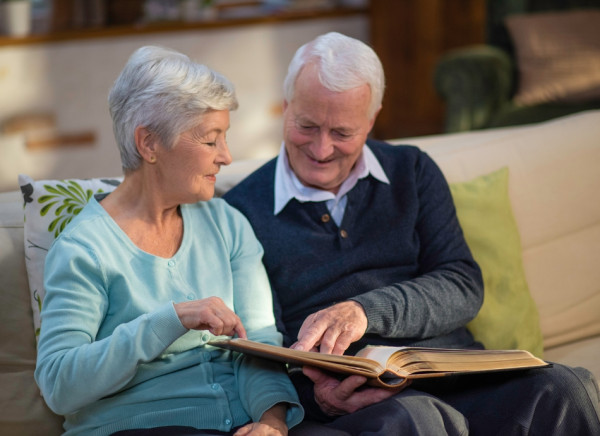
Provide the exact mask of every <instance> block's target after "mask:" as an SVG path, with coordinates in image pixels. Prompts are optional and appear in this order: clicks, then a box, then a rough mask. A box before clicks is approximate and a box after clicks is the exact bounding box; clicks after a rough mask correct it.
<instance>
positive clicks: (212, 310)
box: [174, 297, 246, 338]
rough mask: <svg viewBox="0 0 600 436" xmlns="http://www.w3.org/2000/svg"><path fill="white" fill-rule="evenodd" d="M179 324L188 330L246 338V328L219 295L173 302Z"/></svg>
mask: <svg viewBox="0 0 600 436" xmlns="http://www.w3.org/2000/svg"><path fill="white" fill-rule="evenodd" d="M174 307H175V312H177V316H178V317H179V320H180V321H181V324H183V326H184V327H185V328H187V329H190V330H208V331H210V332H211V333H212V334H213V335H215V336H220V335H226V336H234V335H235V334H237V335H238V336H239V337H240V338H246V329H245V328H244V326H243V325H242V321H241V320H240V317H239V316H237V315H236V314H235V313H234V312H233V311H232V310H231V309H230V308H229V307H227V305H226V304H225V303H224V302H223V300H221V299H220V298H219V297H208V298H204V299H202V300H194V301H186V302H183V303H175V304H174Z"/></svg>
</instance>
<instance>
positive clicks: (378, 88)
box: [283, 32, 385, 118]
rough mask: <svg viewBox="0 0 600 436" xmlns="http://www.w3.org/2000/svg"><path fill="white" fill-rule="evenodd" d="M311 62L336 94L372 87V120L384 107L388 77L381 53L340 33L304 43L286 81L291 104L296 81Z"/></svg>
mask: <svg viewBox="0 0 600 436" xmlns="http://www.w3.org/2000/svg"><path fill="white" fill-rule="evenodd" d="M309 63H313V64H315V65H316V66H317V68H318V72H319V81H320V82H321V84H322V85H323V86H324V87H325V88H327V89H329V90H330V91H334V92H343V91H347V90H349V89H353V88H356V87H358V86H361V85H364V84H365V83H366V84H367V85H369V87H370V88H371V102H370V104H369V112H368V115H369V118H372V117H374V116H375V114H376V112H377V111H378V110H379V109H380V108H381V102H382V100H383V91H384V89H385V75H384V73H383V66H382V65H381V61H380V60H379V57H378V56H377V54H376V53H375V52H374V51H373V49H372V48H371V47H369V46H368V45H367V44H365V43H364V42H362V41H359V40H357V39H354V38H350V37H349V36H346V35H342V34H341V33H337V32H330V33H326V34H324V35H321V36H319V37H317V38H316V39H314V40H313V41H311V42H309V43H306V44H304V45H303V46H302V47H300V48H299V49H298V50H297V51H296V54H295V55H294V57H293V59H292V61H291V62H290V65H289V67H288V73H287V76H286V77H285V80H284V82H283V96H284V98H285V99H286V101H288V102H291V101H292V99H293V97H294V90H295V84H296V78H297V77H298V74H300V71H301V70H302V68H303V67H304V66H305V65H306V64H309Z"/></svg>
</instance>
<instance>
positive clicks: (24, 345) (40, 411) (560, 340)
mask: <svg viewBox="0 0 600 436" xmlns="http://www.w3.org/2000/svg"><path fill="white" fill-rule="evenodd" d="M598 138H600V111H588V112H582V113H578V114H574V115H570V116H567V117H564V118H559V119H556V120H551V121H546V122H543V123H538V124H532V125H525V126H518V127H505V128H497V129H488V130H483V131H473V132H463V133H455V134H442V135H435V136H428V137H419V138H408V139H395V140H393V141H391V142H393V143H410V144H414V145H417V146H419V147H421V148H422V149H423V150H425V151H426V152H427V153H429V154H430V155H431V156H432V157H433V158H434V160H435V161H436V162H437V163H438V165H439V166H440V168H441V169H442V171H443V172H444V174H445V176H446V177H447V179H448V181H449V182H450V183H451V185H452V186H454V187H457V189H463V191H464V192H463V194H466V196H463V197H462V199H463V200H465V199H466V205H467V209H465V210H466V212H465V213H466V214H467V215H468V214H469V213H471V212H470V211H469V210H471V209H473V208H475V209H478V210H479V211H480V212H482V213H486V212H487V211H489V210H492V209H490V208H492V207H494V206H493V205H492V204H491V203H488V202H487V200H488V199H489V197H491V194H489V193H485V192H484V195H483V196H480V197H479V199H478V200H473V198H475V197H469V195H473V193H474V192H475V191H476V189H474V185H471V184H470V183H471V181H473V180H479V178H481V177H484V179H481V180H484V181H485V180H488V179H486V178H485V177H488V175H489V174H497V173H498V171H500V169H502V170H503V174H508V179H507V180H508V182H507V183H508V185H507V187H506V189H504V191H506V195H507V198H508V199H509V204H510V210H508V209H507V210H506V211H505V212H506V216H508V217H509V218H510V219H513V222H514V223H515V229H516V232H517V239H516V240H515V239H514V238H513V242H516V244H517V245H514V244H512V245H513V246H517V247H518V251H519V252H518V253H517V258H518V259H517V260H518V265H517V269H519V268H521V269H522V270H523V273H524V277H525V280H526V287H525V292H527V296H526V297H528V298H530V299H531V301H532V302H533V311H531V310H530V311H529V314H528V315H527V319H526V321H527V322H529V327H520V325H519V324H518V323H517V322H513V321H510V323H509V325H508V326H504V328H506V330H505V331H504V332H503V333H501V334H500V335H499V336H500V337H499V339H504V338H505V336H511V335H515V336H516V337H521V339H525V340H527V339H528V338H527V336H535V335H537V334H538V333H539V335H540V341H541V342H540V344H541V346H542V347H543V351H542V353H543V358H544V359H546V360H549V361H553V362H560V363H565V364H568V365H572V366H583V367H586V368H588V369H589V370H590V371H592V372H593V373H594V374H595V375H596V377H597V378H598V379H600V264H599V263H598V262H599V261H598V260H599V259H600V171H599V165H600V140H598ZM262 163H263V161H262V160H253V161H251V160H247V161H240V162H234V163H233V164H232V165H230V166H228V167H225V168H223V169H222V171H221V173H220V174H219V176H218V182H217V187H216V191H217V195H222V194H223V193H224V192H226V191H227V190H228V189H230V188H231V187H232V186H234V185H235V184H236V183H238V182H239V181H240V180H241V179H242V178H243V177H244V176H245V175H247V174H248V173H249V172H251V171H252V170H253V169H255V168H257V167H258V166H259V165H261V164H262ZM475 188H476V186H475ZM455 192H458V191H455V190H453V194H455ZM461 195H462V194H461ZM469 198H470V200H469ZM462 207H463V206H461V210H463V209H462ZM457 208H458V203H457ZM23 211H24V202H23V196H22V194H21V192H17V191H14V192H5V193H0V316H1V320H2V322H1V323H0V344H1V345H0V385H1V386H2V389H0V434H2V435H3V436H9V435H19V436H23V435H55V434H60V433H61V421H62V420H61V418H60V417H58V416H56V415H54V414H53V413H52V412H50V411H49V409H48V408H47V407H46V406H45V404H44V401H43V398H42V397H41V395H40V392H39V390H38V388H37V386H36V384H35V382H34V379H33V371H34V367H35V355H36V350H35V346H36V345H35V344H36V339H35V333H34V325H33V322H32V299H31V293H30V289H29V286H28V275H27V270H26V268H27V263H26V258H25V249H24V231H25V226H26V225H29V224H30V223H29V222H28V223H25V224H24V215H23ZM502 213H504V212H502ZM499 214H500V212H493V213H491V215H492V216H491V217H490V219H492V221H490V222H489V223H490V224H489V225H488V224H487V221H486V222H483V221H482V220H483V219H482V218H476V219H475V224H476V225H478V226H479V227H480V229H482V230H484V231H488V230H495V227H496V226H499V225H500V224H495V223H496V221H493V219H495V218H496V215H499ZM460 218H461V214H459V219H460ZM465 219H466V218H465ZM461 223H462V220H461ZM465 224H468V226H471V225H472V224H470V223H467V221H465ZM464 228H465V235H466V237H467V241H468V242H469V240H470V239H469V238H470V234H469V233H470V230H467V226H465V227H464ZM508 239H509V237H506V236H501V238H500V239H499V240H498V239H497V240H496V242H495V243H494V244H492V245H491V246H490V244H487V245H488V246H487V247H483V248H484V249H485V250H487V252H488V253H491V254H492V255H496V256H495V258H496V260H495V261H498V262H501V261H503V260H504V258H505V257H506V256H508V254H505V251H503V250H504V249H505V247H507V246H509V245H511V243H509V240H508ZM469 244H470V242H469ZM483 245H486V244H485V243H484V244H483ZM473 248H475V246H473ZM480 248H481V247H477V250H480ZM492 259H494V257H493V256H492ZM482 269H483V266H482ZM500 269H502V268H500ZM486 286H487V285H486ZM492 286H493V285H492ZM487 298H488V289H486V299H487ZM511 301H512V297H510V298H504V300H503V301H501V303H502V304H505V303H506V304H509V306H510V303H511ZM523 301H525V300H523ZM485 304H486V303H485V302H484V305H485ZM526 305H527V304H526V303H518V304H517V305H516V306H512V307H510V308H509V310H508V311H507V312H505V313H504V314H503V315H502V316H501V318H503V319H504V318H509V317H510V316H511V315H512V313H513V312H517V311H519V310H521V309H522V308H523V307H524V306H526ZM482 310H483V309H482ZM494 310H495V309H494ZM497 310H498V311H501V310H504V309H501V308H499V309H497ZM503 319H501V320H500V321H503ZM532 325H533V327H531V326H532ZM498 328H499V327H498ZM527 328H529V329H531V328H532V329H531V330H526V329H527ZM536 328H537V330H536ZM487 330H491V333H496V332H497V328H496V327H492V328H488V329H487ZM497 336H498V335H497ZM519 343H521V342H518V343H517V344H519ZM523 343H527V341H525V342H523ZM486 345H487V344H486Z"/></svg>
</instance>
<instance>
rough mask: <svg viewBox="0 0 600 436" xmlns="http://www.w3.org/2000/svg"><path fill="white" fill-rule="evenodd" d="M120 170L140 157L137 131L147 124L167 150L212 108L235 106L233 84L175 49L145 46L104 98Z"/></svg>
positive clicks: (137, 162) (135, 164)
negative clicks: (199, 117)
mask: <svg viewBox="0 0 600 436" xmlns="http://www.w3.org/2000/svg"><path fill="white" fill-rule="evenodd" d="M108 105H109V110H110V115H111V117H112V120H113V130H114V134H115V139H116V141H117V145H118V146H119V151H120V153H121V163H122V165H123V170H124V171H128V170H135V169H137V168H138V167H139V166H140V163H141V156H140V155H139V153H138V151H137V147H136V145H135V129H136V128H137V127H139V126H144V127H146V128H147V129H148V130H149V131H151V132H152V133H153V134H155V135H156V136H157V137H158V139H159V141H160V143H161V144H162V145H163V146H164V147H166V148H168V149H169V148H171V147H173V145H174V144H175V140H176V139H177V137H178V136H179V135H180V134H181V133H183V132H185V131H186V130H189V129H191V128H192V127H194V126H196V125H197V124H198V116H200V115H202V114H203V113H205V112H208V111H213V110H235V109H237V107H238V102H237V99H236V96H235V89H234V87H233V84H232V83H231V82H230V81H229V80H228V79H227V78H225V77H224V76H222V75H221V74H219V73H217V72H215V71H213V70H211V69H210V68H208V67H207V66H205V65H201V64H198V63H196V62H194V61H192V60H191V59H190V58H189V57H187V56H186V55H184V54H182V53H179V52H177V51H175V50H171V49H167V48H163V47H154V46H145V47H141V48H139V49H137V50H136V51H135V52H134V53H133V54H132V55H131V57H130V58H129V60H128V61H127V64H125V67H124V68H123V71H121V74H120V75H119V77H118V78H117V80H116V81H115V83H114V85H113V87H112V89H111V90H110V93H109V96H108Z"/></svg>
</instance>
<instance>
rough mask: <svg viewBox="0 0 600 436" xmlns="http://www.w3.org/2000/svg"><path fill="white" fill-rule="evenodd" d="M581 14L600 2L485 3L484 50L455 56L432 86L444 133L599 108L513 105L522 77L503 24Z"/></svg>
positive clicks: (441, 64)
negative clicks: (518, 18)
mask: <svg viewBox="0 0 600 436" xmlns="http://www.w3.org/2000/svg"><path fill="white" fill-rule="evenodd" d="M582 8H600V0H552V1H550V0H543V1H542V0H487V19H486V20H487V21H486V44H485V45H479V46H469V47H464V48H459V49H455V50H452V51H450V52H448V53H446V54H444V55H443V56H442V57H441V58H440V60H439V61H438V63H437V65H436V69H435V74H434V85H435V88H436V90H437V92H438V93H439V95H440V96H441V97H442V99H443V100H444V101H445V103H446V116H445V126H444V129H445V131H446V132H459V131H466V130H476V129H485V128H491V127H502V126H511V125H519V124H529V123H536V122H540V121H544V120H548V119H552V118H557V117H560V116H564V115H568V114H570V113H574V112H579V111H583V110H588V109H598V108H600V98H598V97H597V96H593V97H592V98H591V99H588V100H579V101H576V102H572V101H547V102H539V103H534V104H523V103H522V102H521V103H518V102H516V101H515V99H514V97H515V95H516V94H517V92H518V91H519V79H520V75H519V69H518V63H517V58H516V53H515V48H514V46H513V41H512V39H511V37H510V35H509V31H508V29H507V26H506V23H505V18H506V17H507V16H509V15H515V14H533V13H536V12H548V11H553V12H556V11H566V10H576V9H582ZM598 24H599V27H600V23H598ZM599 95H600V94H599Z"/></svg>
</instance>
